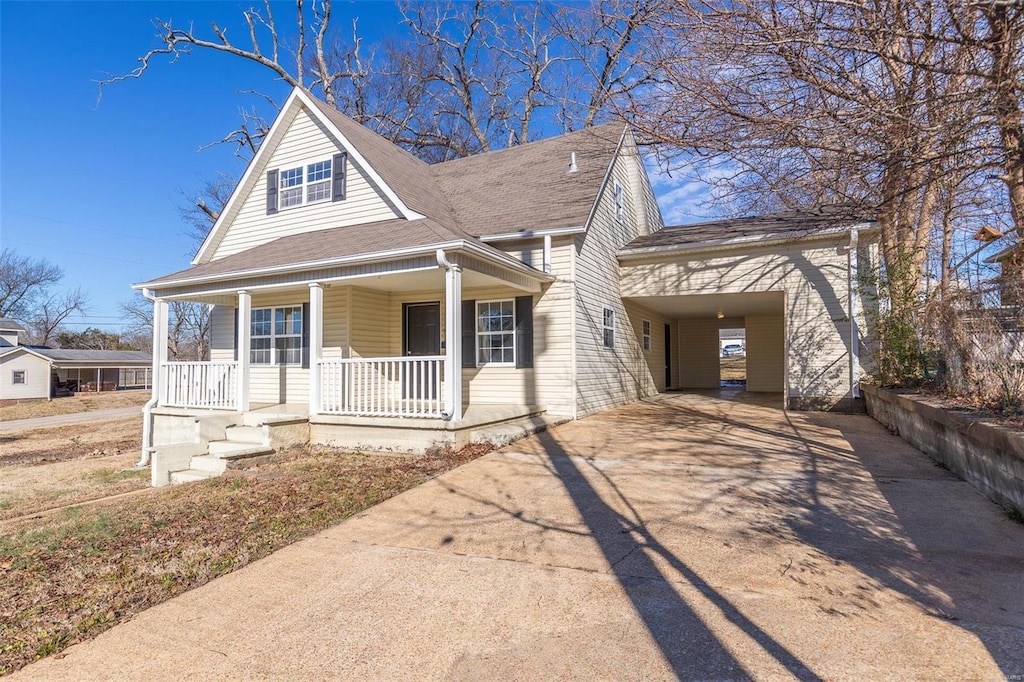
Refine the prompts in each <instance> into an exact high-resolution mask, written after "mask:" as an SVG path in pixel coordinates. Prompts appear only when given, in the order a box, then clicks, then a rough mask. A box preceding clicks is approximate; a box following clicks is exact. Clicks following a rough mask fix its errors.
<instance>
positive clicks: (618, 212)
mask: <svg viewBox="0 0 1024 682" xmlns="http://www.w3.org/2000/svg"><path fill="white" fill-rule="evenodd" d="M622 216H623V211H622V185H620V184H619V183H617V182H616V183H615V219H616V220H618V221H619V222H620V223H621V222H622Z"/></svg>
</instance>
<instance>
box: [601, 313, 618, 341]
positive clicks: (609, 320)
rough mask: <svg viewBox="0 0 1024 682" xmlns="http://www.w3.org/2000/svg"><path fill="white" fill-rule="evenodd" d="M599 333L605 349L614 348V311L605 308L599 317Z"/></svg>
mask: <svg viewBox="0 0 1024 682" xmlns="http://www.w3.org/2000/svg"><path fill="white" fill-rule="evenodd" d="M601 331H602V335H603V337H604V347H605V348H615V311H614V310H612V309H611V308H605V309H604V311H603V314H602V316H601Z"/></svg>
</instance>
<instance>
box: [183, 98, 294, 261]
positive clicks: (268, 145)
mask: <svg viewBox="0 0 1024 682" xmlns="http://www.w3.org/2000/svg"><path fill="white" fill-rule="evenodd" d="M301 92H302V91H301V90H300V89H299V88H293V89H292V93H291V94H290V95H288V99H286V100H285V102H284V105H283V106H282V107H281V111H280V113H278V115H277V118H275V119H274V123H273V125H271V126H270V130H269V131H267V136H266V137H265V138H263V143H262V144H260V147H259V149H257V150H256V153H255V154H254V155H253V157H252V159H250V161H249V165H248V166H246V167H245V173H243V174H242V179H241V180H239V181H238V184H237V185H235V189H234V190H233V191H232V192H231V196H230V197H228V201H227V203H226V204H224V208H223V209H221V212H220V215H218V216H217V220H216V221H214V223H213V227H212V228H211V229H210V232H209V234H207V235H206V239H204V240H203V245H202V246H200V247H199V251H198V252H197V253H196V255H195V258H193V259H192V261H191V262H192V265H199V264H200V263H203V262H205V258H206V255H207V251H209V250H210V248H211V247H212V245H213V244H214V237H215V236H219V233H220V232H222V231H223V230H224V226H225V223H226V222H227V216H229V215H231V213H232V211H233V210H234V208H235V204H237V203H238V202H239V201H241V196H240V195H241V194H242V188H243V187H245V186H246V185H247V184H248V182H249V179H250V177H251V176H252V174H253V173H254V172H255V171H256V169H257V168H259V167H260V164H261V162H262V159H263V157H264V156H266V155H267V154H270V153H272V149H276V148H277V143H276V142H274V140H275V139H276V135H277V133H278V130H279V129H280V128H281V126H282V125H284V124H283V121H284V119H285V118H286V116H287V114H288V112H289V110H290V109H291V108H292V106H293V105H294V104H295V100H296V99H298V97H299V94H300V93H301Z"/></svg>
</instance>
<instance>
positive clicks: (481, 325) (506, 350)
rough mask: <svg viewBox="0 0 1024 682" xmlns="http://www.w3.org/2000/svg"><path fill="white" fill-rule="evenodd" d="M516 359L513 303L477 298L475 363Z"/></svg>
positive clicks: (500, 362) (504, 362) (490, 363)
mask: <svg viewBox="0 0 1024 682" xmlns="http://www.w3.org/2000/svg"><path fill="white" fill-rule="evenodd" d="M515 362H516V303H515V301H514V300H512V299H508V300H503V301H477V304H476V364H477V367H482V366H484V365H514V364H515Z"/></svg>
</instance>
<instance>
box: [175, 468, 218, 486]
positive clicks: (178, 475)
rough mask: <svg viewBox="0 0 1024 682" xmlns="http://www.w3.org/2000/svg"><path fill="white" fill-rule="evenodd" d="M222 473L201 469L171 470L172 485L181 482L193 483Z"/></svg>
mask: <svg viewBox="0 0 1024 682" xmlns="http://www.w3.org/2000/svg"><path fill="white" fill-rule="evenodd" d="M219 475H220V474H215V473H213V472H211V471H200V470H199V469H186V470H185V471H172V472H171V485H178V484H181V483H192V482H194V481H205V480H206V479H208V478H214V477H215V476H219Z"/></svg>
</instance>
